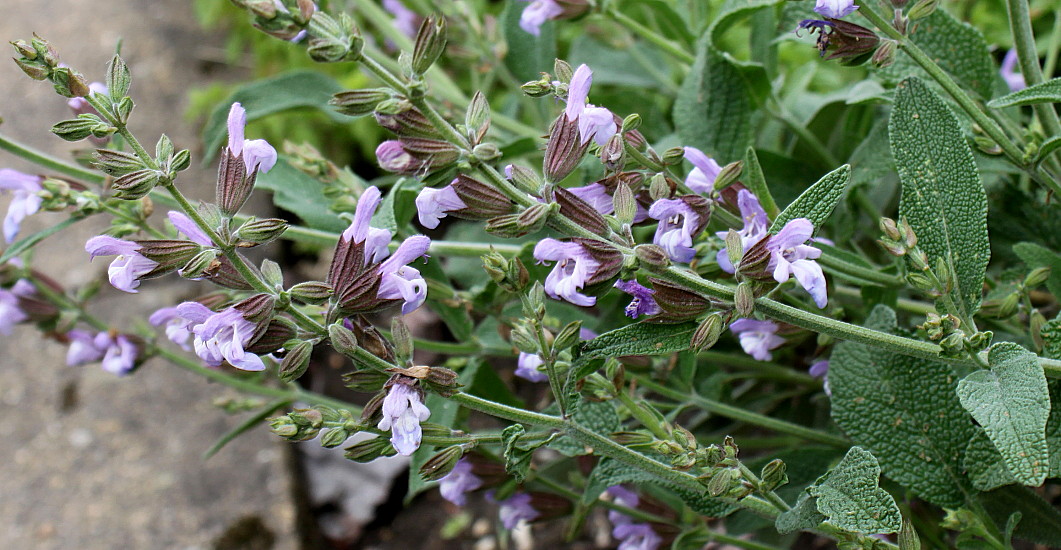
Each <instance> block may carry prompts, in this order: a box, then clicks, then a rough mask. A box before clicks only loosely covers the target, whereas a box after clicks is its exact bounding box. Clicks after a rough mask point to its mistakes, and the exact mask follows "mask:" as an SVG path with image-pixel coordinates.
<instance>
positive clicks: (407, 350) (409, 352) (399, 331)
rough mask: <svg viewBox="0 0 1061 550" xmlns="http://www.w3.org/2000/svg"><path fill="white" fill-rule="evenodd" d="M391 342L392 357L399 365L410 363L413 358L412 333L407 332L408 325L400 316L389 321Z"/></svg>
mask: <svg viewBox="0 0 1061 550" xmlns="http://www.w3.org/2000/svg"><path fill="white" fill-rule="evenodd" d="M391 341H392V342H393V344H394V355H395V356H396V357H397V359H398V361H399V364H401V363H405V362H407V361H410V360H411V359H412V358H413V333H412V332H409V325H406V324H405V321H404V320H403V319H402V317H401V316H400V315H395V316H394V317H393V318H392V319H391Z"/></svg>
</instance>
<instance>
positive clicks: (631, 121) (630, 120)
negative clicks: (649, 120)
mask: <svg viewBox="0 0 1061 550" xmlns="http://www.w3.org/2000/svg"><path fill="white" fill-rule="evenodd" d="M640 127H641V115H639V114H637V113H634V114H632V115H627V116H626V118H624V119H623V124H622V126H621V130H620V132H621V133H623V134H625V133H627V132H633V131H634V130H637V129H638V128H640Z"/></svg>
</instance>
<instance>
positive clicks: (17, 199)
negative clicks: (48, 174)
mask: <svg viewBox="0 0 1061 550" xmlns="http://www.w3.org/2000/svg"><path fill="white" fill-rule="evenodd" d="M42 181H44V178H42V177H40V176H34V175H31V174H23V173H22V172H19V171H18V170H12V169H10V168H0V189H3V190H7V191H11V192H12V194H13V197H12V199H11V204H10V205H9V206H8V207H7V216H5V217H4V239H5V240H6V241H7V242H11V241H14V240H15V237H16V236H17V235H18V229H19V227H20V226H21V225H22V220H24V219H26V217H27V216H30V215H32V214H34V213H36V212H37V211H38V210H40V207H41V202H42V199H41V197H40V195H38V194H37V193H38V192H39V191H40V190H41V189H42V188H41V182H42Z"/></svg>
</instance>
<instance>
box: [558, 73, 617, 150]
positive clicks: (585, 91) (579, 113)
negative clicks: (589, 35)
mask: <svg viewBox="0 0 1061 550" xmlns="http://www.w3.org/2000/svg"><path fill="white" fill-rule="evenodd" d="M592 84H593V71H592V70H590V68H589V66H587V65H586V64H585V63H583V64H582V65H579V66H578V69H575V74H574V75H572V76H571V83H570V84H569V85H568V87H567V108H566V109H564V113H565V115H566V116H567V120H569V121H573V120H575V119H578V133H579V135H580V136H582V143H586V142H587V141H589V140H590V138H594V140H596V142H597V145H600V146H602V147H603V146H604V144H605V143H608V140H609V139H611V137H612V136H614V135H615V133H616V132H618V131H619V126H618V125H617V124H616V123H615V115H613V114H612V112H611V111H609V110H608V109H605V108H604V107H597V106H594V105H593V104H591V103H587V101H588V99H589V89H590V86H592Z"/></svg>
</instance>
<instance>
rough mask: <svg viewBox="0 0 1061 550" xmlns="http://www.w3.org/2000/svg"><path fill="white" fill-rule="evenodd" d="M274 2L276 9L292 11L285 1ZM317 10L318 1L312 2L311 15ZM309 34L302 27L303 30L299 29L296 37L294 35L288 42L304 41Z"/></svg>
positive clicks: (277, 0) (274, 0) (276, 0)
mask: <svg viewBox="0 0 1061 550" xmlns="http://www.w3.org/2000/svg"><path fill="white" fill-rule="evenodd" d="M273 4H275V5H276V9H277V10H279V11H282V12H284V13H291V12H290V11H289V10H288V9H287V6H285V5H284V3H283V2H281V1H280V0H273ZM316 11H317V4H316V3H311V4H310V10H309V13H310V15H312V14H314V13H316ZM308 34H309V33H308V32H306V30H305V29H302V30H300V31H298V33H297V34H295V36H294V37H292V38H291V39H290V40H288V42H291V43H293V44H298V43H299V42H302V40H303V39H305V38H306V36H307V35H308Z"/></svg>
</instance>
